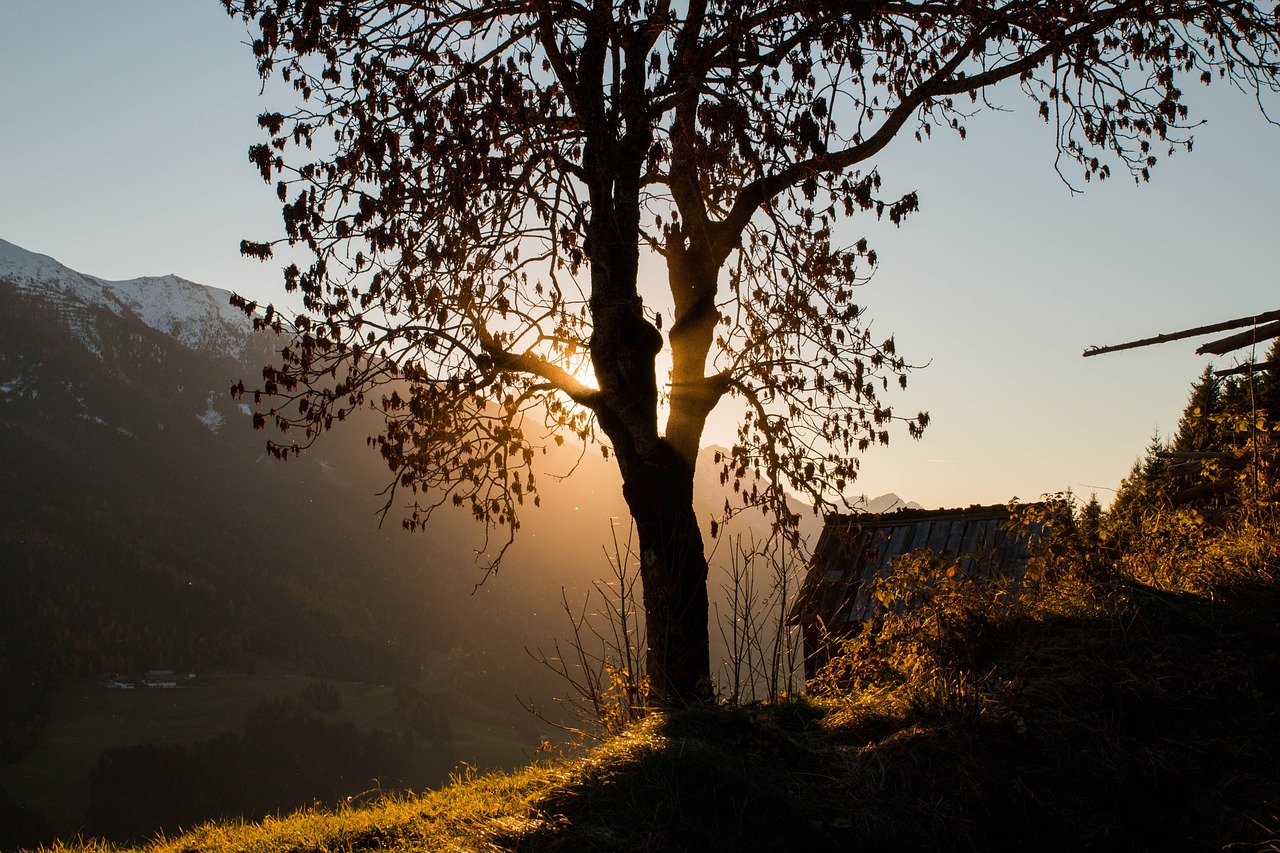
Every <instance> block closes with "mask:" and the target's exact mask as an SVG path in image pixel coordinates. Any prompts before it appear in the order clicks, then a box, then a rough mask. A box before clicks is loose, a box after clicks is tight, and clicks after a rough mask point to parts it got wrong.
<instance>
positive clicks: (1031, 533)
mask: <svg viewBox="0 0 1280 853" xmlns="http://www.w3.org/2000/svg"><path fill="white" fill-rule="evenodd" d="M1011 518H1012V513H1011V512H1010V510H1009V508H1008V507H1005V506H972V507H969V508H967V509H938V510H899V511H898V512H893V513H886V514H884V515H841V516H832V517H831V518H829V519H827V523H826V526H825V527H823V530H822V535H821V536H820V537H819V539H818V544H817V547H816V548H815V549H814V561H813V565H812V567H811V569H810V571H809V574H808V576H807V577H806V578H805V583H804V586H803V588H802V590H801V593H800V596H799V599H798V600H797V602H796V606H795V609H794V610H793V611H792V614H793V618H794V619H795V620H796V621H798V622H810V621H812V620H813V619H814V618H815V617H818V618H821V620H822V622H823V623H824V624H825V625H826V626H827V628H828V630H832V631H838V630H839V628H840V626H841V625H846V624H848V623H851V622H860V621H862V620H864V619H867V618H870V617H872V616H875V615H876V613H877V612H878V611H879V609H880V605H879V602H877V601H876V600H875V598H874V596H873V592H872V590H873V586H874V584H875V582H876V581H877V580H878V579H881V578H886V577H888V576H889V575H890V574H891V573H892V571H893V565H894V559H895V558H897V557H901V556H903V555H905V554H911V553H913V552H915V551H920V550H924V551H928V552H929V553H931V554H933V555H934V556H935V557H937V558H939V559H941V560H942V561H943V562H944V563H946V564H947V565H956V566H958V567H959V569H960V571H961V572H962V573H964V574H965V575H966V576H970V577H973V576H982V577H1008V578H1011V579H1017V578H1021V577H1022V576H1023V575H1024V574H1026V571H1027V562H1028V560H1029V559H1030V558H1031V550H1032V547H1033V546H1034V542H1035V540H1036V539H1037V538H1038V535H1039V533H1040V530H1039V527H1040V525H1038V524H1037V525H1032V526H1030V527H1024V528H1021V530H1022V532H1021V533H1020V534H1019V533H1016V531H1017V530H1018V529H1017V528H1015V527H1014V526H1013V525H1011V523H1010V520H1011Z"/></svg>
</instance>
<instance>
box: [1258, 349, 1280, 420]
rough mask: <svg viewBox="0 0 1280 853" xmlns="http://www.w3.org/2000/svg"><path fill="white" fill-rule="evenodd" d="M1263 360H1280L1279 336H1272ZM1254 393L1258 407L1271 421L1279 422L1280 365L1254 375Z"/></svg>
mask: <svg viewBox="0 0 1280 853" xmlns="http://www.w3.org/2000/svg"><path fill="white" fill-rule="evenodd" d="M1262 360H1263V362H1275V361H1280V338H1273V339H1272V341H1271V346H1270V347H1269V348H1268V349H1267V354H1266V355H1265V356H1263V358H1262ZM1254 383H1255V384H1254V394H1255V399H1256V401H1257V405H1258V408H1259V409H1262V410H1264V411H1265V412H1266V413H1267V419H1268V420H1269V421H1271V422H1272V423H1276V422H1280V367H1272V368H1270V369H1268V370H1264V371H1262V372H1261V373H1259V374H1257V375H1256V376H1255V377H1254Z"/></svg>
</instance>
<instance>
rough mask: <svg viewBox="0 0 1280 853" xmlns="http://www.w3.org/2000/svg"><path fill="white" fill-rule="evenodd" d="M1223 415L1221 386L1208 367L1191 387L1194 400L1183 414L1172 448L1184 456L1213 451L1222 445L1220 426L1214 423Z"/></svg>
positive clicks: (1191, 399) (1188, 402)
mask: <svg viewBox="0 0 1280 853" xmlns="http://www.w3.org/2000/svg"><path fill="white" fill-rule="evenodd" d="M1222 411H1223V399H1222V383H1221V382H1220V381H1219V379H1218V377H1216V376H1214V375H1213V365H1212V364H1209V365H1206V366H1205V368H1204V371H1203V372H1202V373H1201V374H1200V378H1199V379H1198V380H1197V381H1196V383H1195V384H1194V385H1192V386H1191V397H1190V399H1188V400H1187V406H1186V408H1185V409H1183V410H1182V419H1181V420H1179V421H1178V431H1177V433H1175V436H1174V439H1173V445H1172V448H1173V449H1174V450H1178V451H1182V452H1191V451H1205V450H1213V449H1215V448H1216V447H1218V446H1219V444H1220V434H1219V429H1218V424H1216V423H1215V422H1214V421H1212V420H1211V418H1212V417H1213V416H1214V415H1218V414H1221V413H1222Z"/></svg>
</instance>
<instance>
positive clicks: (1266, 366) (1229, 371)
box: [1213, 360, 1280, 377]
mask: <svg viewBox="0 0 1280 853" xmlns="http://www.w3.org/2000/svg"><path fill="white" fill-rule="evenodd" d="M1276 368H1280V360H1277V361H1263V362H1250V363H1248V364H1242V365H1240V366H1239V367H1228V368H1225V369H1223V370H1215V371H1213V375H1214V376H1218V377H1222V376H1235V375H1236V374H1237V373H1260V372H1261V371H1263V370H1275V369H1276Z"/></svg>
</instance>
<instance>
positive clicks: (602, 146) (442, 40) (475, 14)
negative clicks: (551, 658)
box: [223, 0, 1278, 703]
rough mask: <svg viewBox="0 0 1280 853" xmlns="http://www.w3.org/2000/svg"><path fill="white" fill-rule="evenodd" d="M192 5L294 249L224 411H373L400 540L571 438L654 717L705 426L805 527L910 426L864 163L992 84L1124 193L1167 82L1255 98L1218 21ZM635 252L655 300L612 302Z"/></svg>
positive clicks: (685, 639) (692, 649) (1243, 20)
mask: <svg viewBox="0 0 1280 853" xmlns="http://www.w3.org/2000/svg"><path fill="white" fill-rule="evenodd" d="M223 5H224V6H225V7H226V9H227V10H228V12H229V13H231V14H232V15H235V16H239V17H240V18H241V19H243V20H244V21H246V22H247V23H248V24H249V26H250V29H251V38H252V39H253V52H254V56H255V57H256V60H257V64H258V70H259V72H260V74H261V76H262V78H263V79H264V81H273V80H275V79H276V78H278V79H279V80H281V81H284V82H285V83H287V84H288V85H289V86H291V87H292V90H293V92H294V93H295V99H296V100H295V105H294V106H293V107H291V111H289V112H284V113H282V112H270V113H267V114H264V115H262V116H261V117H260V118H259V124H260V125H261V127H262V128H263V129H264V130H265V131H266V133H267V136H268V139H267V141H266V142H264V143H263V144H260V145H256V146H254V147H253V148H252V149H251V150H250V158H251V160H252V161H253V162H254V163H255V164H256V165H257V167H258V168H259V170H260V171H261V174H262V177H263V179H264V180H266V181H268V182H274V183H275V186H276V190H277V193H278V195H279V198H280V200H281V202H282V204H283V205H284V208H283V210H284V228H285V236H284V237H283V238H282V240H283V241H286V242H287V243H289V244H290V245H291V246H294V247H299V248H301V249H303V250H305V252H306V253H308V254H309V257H310V261H309V263H308V266H307V267H306V268H305V269H301V268H299V267H298V266H296V265H290V266H289V267H288V268H287V269H286V270H285V287H286V289H287V290H288V291H299V292H300V293H301V297H302V304H303V306H304V312H303V313H302V314H301V315H300V316H298V317H297V318H296V319H294V320H292V321H291V322H286V321H285V319H284V318H282V317H281V316H280V314H279V313H278V312H277V311H276V310H275V309H274V308H273V307H271V306H267V307H266V308H265V311H264V313H263V315H262V317H261V322H262V323H263V324H264V325H268V326H271V327H273V328H274V329H276V330H277V331H287V332H288V333H289V334H290V335H291V336H292V338H291V339H290V340H289V342H288V343H287V345H285V346H284V347H283V350H282V352H281V357H280V361H279V363H278V364H277V365H274V366H271V367H269V368H268V369H266V370H265V371H264V383H263V386H262V387H261V389H259V392H260V393H258V394H257V395H256V399H257V400H259V401H260V402H261V403H262V404H263V405H264V406H266V407H267V408H266V411H265V412H263V413H261V414H260V415H259V416H258V418H257V423H258V424H259V425H264V424H266V423H268V422H271V423H274V424H275V425H277V426H279V427H280V428H289V427H294V428H300V430H301V436H300V437H299V438H298V439H297V441H296V442H295V443H287V442H280V443H275V444H273V445H272V448H273V450H274V451H275V452H276V453H277V454H278V455H281V456H287V455H290V454H292V453H295V452H297V451H298V450H299V449H300V448H302V447H305V446H307V445H308V444H309V443H310V442H311V441H313V440H314V439H315V438H316V436H317V435H318V434H320V433H322V432H323V431H324V430H326V429H328V428H329V427H330V426H331V425H332V424H333V422H334V421H336V420H342V419H343V418H345V417H346V416H347V415H349V414H350V413H351V412H352V411H353V410H355V409H357V408H360V407H366V406H367V407H371V408H373V409H375V410H377V411H378V412H380V413H381V416H382V418H383V420H382V422H381V423H382V426H381V430H380V432H379V434H378V435H376V436H375V437H374V438H373V440H374V442H375V443H376V444H377V446H378V447H379V448H380V449H381V452H382V454H383V456H384V458H385V459H386V462H387V464H388V465H389V467H390V469H391V471H392V474H393V477H394V481H393V483H392V485H391V489H390V491H389V493H388V502H387V507H388V508H390V507H391V506H392V505H393V501H394V500H395V499H396V493H397V491H399V492H400V493H404V492H406V491H407V492H408V493H409V494H410V496H411V498H410V499H411V500H412V505H411V506H410V507H408V509H407V510H406V518H405V523H406V525H407V526H409V527H417V526H419V525H421V524H422V523H424V522H426V521H427V520H428V518H429V517H430V516H431V514H432V512H433V511H434V510H435V509H436V508H438V507H439V506H441V505H442V504H443V503H449V502H452V503H454V504H458V505H463V506H468V507H470V509H471V511H472V512H473V513H474V515H475V516H476V518H477V519H478V520H480V521H481V522H483V523H484V524H485V529H486V531H490V530H495V529H505V531H506V534H505V542H506V543H509V542H510V536H511V535H513V534H514V532H515V531H516V529H517V528H518V525H519V519H520V513H521V510H522V507H523V505H524V504H525V502H526V501H532V502H533V503H535V504H536V503H537V479H536V476H535V466H536V461H537V459H538V457H539V455H540V453H541V452H542V449H541V443H542V442H543V441H544V439H543V438H542V436H544V435H554V436H556V437H557V440H558V439H559V437H560V436H563V435H564V434H572V435H575V436H577V438H578V439H580V440H582V441H584V442H588V443H589V442H594V441H599V442H601V444H602V448H603V449H604V451H605V452H606V453H608V452H611V453H612V454H613V455H614V457H615V458H616V460H617V464H618V466H619V469H620V471H621V474H622V479H623V484H624V485H623V491H624V496H625V498H626V500H627V503H628V506H629V507H630V509H631V512H632V514H633V517H634V520H635V523H636V527H637V531H638V537H639V543H640V552H641V574H642V580H643V586H644V591H643V599H644V606H645V612H646V618H647V624H648V637H649V647H648V650H647V653H646V661H647V666H648V672H649V675H650V678H651V683H652V689H653V691H654V698H655V700H656V701H657V702H659V703H674V702H680V701H685V700H689V699H693V698H698V697H705V696H707V695H708V688H709V672H710V667H709V660H708V644H707V592H706V575H707V565H706V559H705V557H704V551H703V539H702V535H701V533H700V531H699V527H698V521H697V519H696V517H695V515H694V511H693V509H692V491H693V468H694V464H695V459H696V455H697V452H698V447H699V442H700V439H701V436H702V432H703V428H704V425H705V423H706V420H707V417H708V415H709V414H710V412H711V411H712V409H713V408H715V407H716V406H717V404H719V403H720V402H721V401H722V400H724V399H726V398H732V399H733V400H734V401H736V402H737V403H738V404H739V405H741V406H742V409H743V411H744V415H743V419H742V423H741V426H740V428H739V432H738V438H737V441H736V442H735V446H734V447H733V449H732V450H731V452H730V453H729V454H728V455H727V456H726V457H724V458H723V459H721V460H718V461H719V463H720V464H721V465H722V466H723V467H722V471H721V476H722V477H723V478H725V480H726V481H728V480H729V479H732V480H733V481H734V483H735V484H736V485H737V486H738V488H739V489H740V491H741V493H742V495H743V498H742V500H743V506H761V507H763V508H765V509H766V510H771V511H773V512H774V513H775V516H776V518H777V519H778V525H777V529H778V531H779V532H780V533H782V534H789V533H794V530H795V519H794V518H791V517H789V515H788V510H787V508H786V504H785V493H786V490H788V489H790V490H794V491H796V492H799V493H801V494H804V495H807V496H808V497H809V498H811V499H812V500H814V501H815V502H816V504H817V506H818V507H820V508H830V507H832V506H833V505H835V504H836V503H838V502H839V500H840V499H841V495H842V493H843V492H844V491H845V489H846V487H847V486H849V484H851V483H852V482H853V481H854V479H855V477H856V476H857V474H858V468H859V454H860V453H861V452H862V451H864V450H866V449H867V448H868V447H870V446H872V445H873V444H883V443H887V441H888V440H889V430H888V428H889V426H890V424H891V422H893V421H900V422H905V424H906V427H907V429H908V432H909V434H911V435H913V436H919V434H920V432H921V431H922V430H923V429H924V427H925V425H926V424H927V422H928V417H927V415H926V414H924V413H920V414H918V415H915V416H913V417H903V416H901V415H899V414H896V413H895V412H894V411H893V409H892V407H890V406H888V405H886V404H885V403H884V402H883V401H882V395H883V394H884V392H885V391H886V390H887V389H888V386H889V383H890V381H896V382H898V383H899V384H905V382H906V374H907V372H908V370H909V365H908V364H907V363H906V362H905V361H904V359H903V358H902V357H901V356H900V355H899V354H898V353H897V352H896V351H895V348H894V342H893V339H892V338H887V339H883V340H881V339H877V338H873V337H872V335H871V332H870V330H869V328H868V327H867V326H866V325H865V324H864V323H863V318H862V315H861V311H860V309H859V307H858V306H857V305H856V303H855V301H854V294H855V288H856V287H857V286H858V285H859V284H861V283H863V282H864V281H865V280H866V277H867V275H868V273H869V271H870V270H871V268H872V267H874V265H875V262H876V256H875V252H874V250H873V249H872V248H871V247H869V246H868V245H867V243H866V241H865V240H858V241H853V242H851V243H850V244H849V245H843V244H842V243H840V242H839V238H838V237H837V236H836V231H835V230H834V229H835V225H836V223H837V221H838V220H839V219H841V218H843V217H850V216H854V215H855V214H858V213H872V214H874V215H876V216H878V217H880V216H888V217H889V218H890V220H892V221H893V222H894V223H898V222H900V221H901V220H902V219H903V217H905V216H907V215H908V214H910V213H911V212H912V211H913V210H915V208H916V206H917V199H916V196H915V194H914V193H911V194H908V195H906V196H903V197H901V198H897V199H883V198H881V197H880V196H879V189H880V176H879V174H878V172H877V171H876V170H875V168H874V165H873V164H874V161H875V157H876V155H877V154H878V153H879V152H881V151H882V150H883V149H884V148H885V146H886V145H888V144H889V143H890V142H891V141H892V140H894V139H895V138H897V137H899V136H902V135H904V134H905V135H914V136H915V137H916V138H918V139H923V138H924V137H928V136H930V135H932V134H933V133H934V132H935V131H947V130H950V131H952V132H955V133H958V134H960V135H961V136H963V135H964V134H965V123H966V122H967V121H968V120H969V118H970V116H971V114H972V113H973V112H976V111H977V110H978V109H979V108H981V107H983V106H985V104H986V96H987V93H988V91H989V90H990V89H991V88H992V87H994V86H996V85H997V84H999V83H1001V82H1002V81H1013V83H1014V84H1016V85H1017V86H1020V87H1021V90H1022V91H1023V92H1024V93H1025V94H1026V95H1027V96H1028V97H1029V98H1030V99H1031V100H1032V101H1033V102H1034V104H1035V108H1036V109H1037V110H1038V112H1039V114H1040V116H1041V117H1042V118H1044V119H1045V120H1046V121H1048V122H1049V123H1051V124H1053V125H1054V126H1055V127H1056V129H1057V146H1058V149H1059V152H1060V154H1061V157H1060V158H1059V159H1060V163H1072V162H1074V164H1075V167H1076V168H1078V170H1079V174H1082V175H1083V177H1084V179H1085V180H1088V179H1090V178H1092V177H1098V178H1106V177H1108V176H1110V175H1111V165H1110V164H1109V163H1108V162H1104V161H1106V160H1108V159H1109V160H1110V161H1111V162H1114V163H1118V164H1119V167H1120V168H1121V169H1123V170H1127V171H1128V172H1129V173H1130V174H1132V175H1133V176H1134V177H1135V178H1137V179H1143V180H1145V179H1146V178H1148V176H1149V170H1150V168H1151V166H1152V165H1154V164H1155V162H1156V158H1157V156H1158V154H1159V153H1160V152H1158V151H1157V148H1158V147H1161V146H1164V145H1168V146H1169V147H1170V149H1172V148H1174V147H1178V146H1182V147H1190V139H1189V137H1188V136H1186V135H1185V130H1186V128H1187V126H1188V111H1187V108H1186V107H1185V106H1184V105H1183V104H1182V101H1181V98H1182V92H1181V90H1180V89H1179V88H1178V84H1179V82H1180V81H1182V80H1184V79H1188V78H1191V79H1195V78H1201V79H1203V80H1205V82H1208V81H1210V80H1211V79H1212V78H1214V77H1215V76H1217V77H1220V78H1222V79H1223V80H1225V81H1227V82H1228V83H1229V84H1231V85H1235V86H1237V87H1240V88H1245V89H1249V90H1253V91H1262V90H1275V89H1276V88H1277V80H1276V67H1275V60H1276V57H1277V53H1278V51H1277V45H1276V36H1275V22H1274V19H1273V18H1272V16H1271V15H1270V14H1269V13H1264V12H1263V11H1261V10H1259V9H1257V8H1255V7H1254V6H1253V5H1252V4H1248V3H1239V2H1213V0H1201V2H1196V3H1190V2H1159V3H1157V2H1145V0H1143V1H1142V2H1137V0H1112V1H1111V2H1065V1H1064V2H1018V1H1017V0H1015V1H1014V2H1004V3H991V2H965V3H929V2H888V3H877V2H849V3H822V2H812V1H811V0H805V2H801V0H790V2H784V0H773V2H764V0H742V2H708V0H690V1H689V2H686V3H671V2H669V0H613V2H608V1H607V0H592V2H589V3H588V2H585V0H527V1H526V2H515V0H489V2H476V3H461V2H451V0H416V2H396V0H307V1H306V2H304V0H294V2H289V0H273V1H272V0H265V1H264V0H223ZM1106 155H1111V156H1110V157H1109V158H1108V157H1107V156H1106ZM277 242H280V241H270V242H250V241H246V242H245V243H244V244H243V245H242V249H243V250H244V251H245V252H246V253H247V254H249V255H252V256H257V257H261V258H266V257H269V256H270V255H271V252H272V249H273V247H274V246H275V244H276V243H277ZM650 258H653V259H656V260H657V261H659V262H660V263H662V264H664V265H665V268H666V269H665V271H666V278H667V280H666V288H665V292H662V291H661V290H660V289H659V288H657V287H654V288H651V289H642V287H641V283H640V280H641V263H642V259H643V260H645V261H646V262H647V260H648V259H650ZM645 299H649V300H650V301H651V304H646V302H645ZM244 307H246V308H249V309H253V308H256V307H257V306H255V305H245V306H244ZM668 318H669V319H670V322H669V325H668ZM664 326H665V329H664ZM238 390H239V391H240V392H241V393H243V392H244V388H243V385H241V386H239V388H238ZM664 415H665V421H663V416H664ZM730 509H731V510H733V511H737V510H739V509H741V507H730ZM713 535H714V531H713ZM500 554H501V550H500V551H499V556H500Z"/></svg>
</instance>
